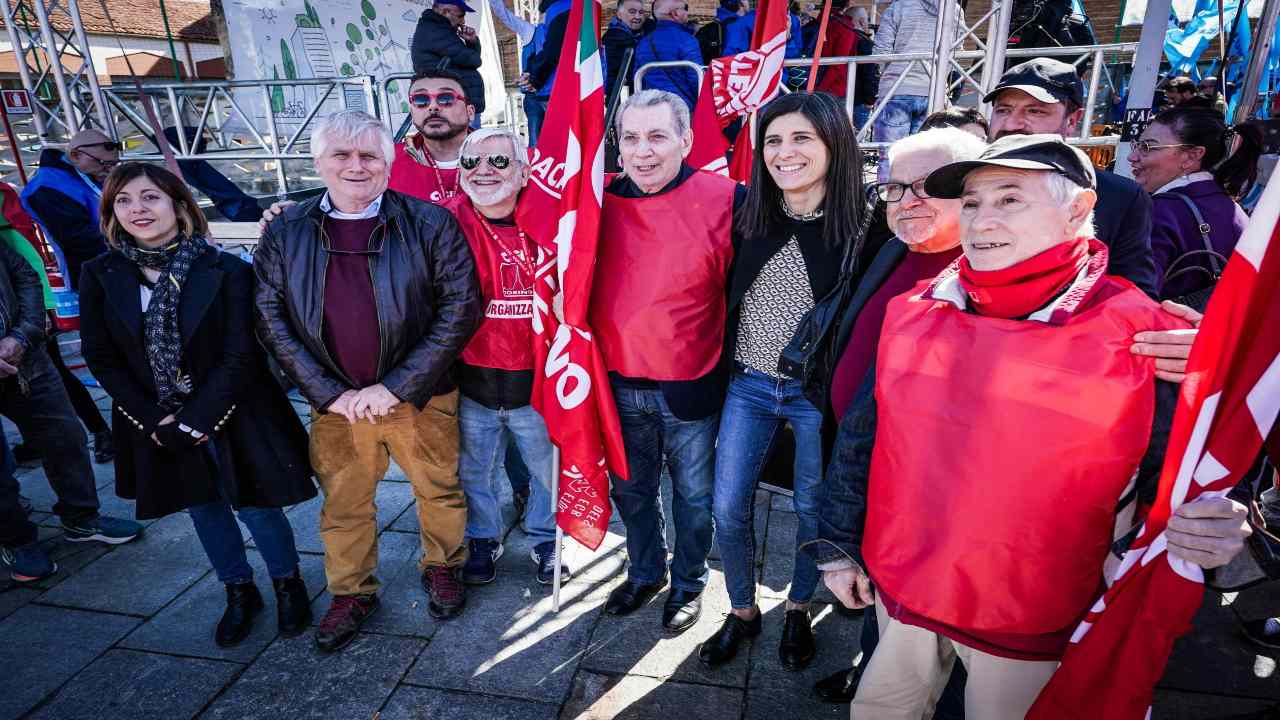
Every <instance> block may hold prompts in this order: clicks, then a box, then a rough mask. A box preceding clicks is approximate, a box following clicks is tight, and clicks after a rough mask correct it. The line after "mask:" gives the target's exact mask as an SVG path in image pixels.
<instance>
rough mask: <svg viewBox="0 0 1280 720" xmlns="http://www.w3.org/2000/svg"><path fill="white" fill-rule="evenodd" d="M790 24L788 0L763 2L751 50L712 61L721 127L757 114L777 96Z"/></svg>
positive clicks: (780, 84)
mask: <svg viewBox="0 0 1280 720" xmlns="http://www.w3.org/2000/svg"><path fill="white" fill-rule="evenodd" d="M790 22H791V20H790V18H789V17H788V15H787V2H786V0H761V2H760V5H759V6H758V7H757V8H756V25H755V29H754V30H753V31H752V33H751V49H750V50H747V51H746V52H740V53H738V54H737V55H729V56H726V57H722V58H716V59H714V60H712V61H711V85H712V91H713V96H714V98H715V106H716V115H717V116H718V117H719V118H720V124H721V125H722V126H727V125H728V124H729V123H731V122H733V120H734V118H736V117H738V116H739V115H743V114H745V113H749V112H753V111H755V110H756V109H758V108H760V107H762V106H763V105H764V104H765V103H767V102H769V101H770V100H772V99H773V98H774V96H775V95H777V94H778V91H779V88H781V86H782V63H783V61H784V60H786V57H787V29H788V28H789V27H790Z"/></svg>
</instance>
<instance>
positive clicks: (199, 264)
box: [80, 163, 316, 646]
mask: <svg viewBox="0 0 1280 720" xmlns="http://www.w3.org/2000/svg"><path fill="white" fill-rule="evenodd" d="M101 217H102V230H103V234H104V235H105V236H106V237H107V238H108V240H109V243H110V245H111V250H110V251H109V252H107V253H106V254H104V255H101V256H99V257H98V258H96V259H94V260H92V261H90V262H89V263H87V264H86V265H85V266H84V272H83V274H82V277H81V280H80V296H81V301H80V303H81V308H82V309H81V326H82V328H81V331H80V338H81V344H82V347H83V353H84V357H85V360H86V362H87V363H88V365H89V370H90V371H91V372H92V373H93V375H94V377H95V378H97V380H98V382H100V383H101V384H102V387H103V389H105V390H106V391H107V393H108V394H110V395H111V398H112V400H114V407H113V409H112V429H113V435H114V438H115V445H116V457H115V471H116V494H117V495H119V496H120V497H123V498H130V499H136V500H137V514H138V517H139V518H155V517H161V516H163V515H168V514H170V513H173V512H177V511H179V510H186V511H187V512H188V513H189V514H190V515H191V521H192V523H193V524H194V525H195V528H196V533H197V535H199V537H200V542H201V544H202V545H203V546H204V549H205V553H206V554H207V555H208V556H209V560H210V562H211V563H212V564H213V567H214V570H215V571H216V572H217V575H218V579H219V580H221V581H222V582H223V583H225V584H226V586H227V610H226V612H225V613H224V614H223V616H222V618H221V620H220V621H219V622H218V626H217V630H216V632H215V635H214V639H215V640H216V642H217V643H218V644H219V645H222V646H228V645H233V644H235V643H238V642H240V641H241V640H243V639H244V638H245V637H247V636H248V634H249V631H250V629H251V626H252V622H253V617H254V616H255V615H256V614H257V613H258V611H260V610H261V609H262V608H263V602H262V596H261V594H260V593H259V592H258V589H257V586H256V585H254V583H253V570H252V568H251V567H250V565H249V563H248V560H247V558H246V556H245V550H244V538H243V537H242V536H241V534H240V528H239V526H238V525H237V524H236V515H239V518H240V520H241V521H242V522H243V523H244V524H245V525H246V526H247V527H248V528H249V532H250V533H252V535H253V538H254V541H255V543H256V545H257V547H258V550H259V551H260V552H261V553H262V556H263V559H264V560H265V561H266V564H267V568H268V569H269V570H270V572H271V576H272V578H273V580H274V585H275V592H276V610H277V615H278V621H279V626H280V632H281V633H282V634H285V635H294V634H297V633H300V632H302V631H303V630H304V629H306V627H307V625H308V624H309V623H310V620H311V611H310V605H309V602H308V596H307V591H306V588H305V587H304V586H303V583H302V578H301V576H300V575H299V574H298V552H297V549H296V547H295V546H294V539H293V528H292V527H290V525H289V521H288V519H287V518H286V517H285V515H284V511H283V510H282V509H281V508H283V507H284V506H287V505H293V504H295V503H299V502H303V501H305V500H308V499H310V498H312V497H315V495H316V489H315V485H314V483H313V482H312V480H311V466H310V464H309V462H308V455H307V435H306V431H305V430H304V429H303V427H302V424H301V422H300V421H299V420H298V416H297V414H295V412H294V410H293V407H292V406H291V404H290V403H289V400H288V398H287V397H286V396H285V394H284V391H283V390H282V389H281V388H280V386H279V385H278V384H276V382H275V380H274V378H273V377H272V376H271V375H270V373H269V372H268V370H267V367H266V362H265V358H264V355H263V353H262V350H261V348H260V347H259V346H258V345H257V343H256V341H255V338H254V335H253V329H252V328H253V325H252V320H251V312H252V298H253V271H252V270H251V269H250V266H249V265H248V264H247V263H245V262H244V261H243V260H240V259H238V258H236V257H234V256H232V255H228V254H226V253H222V252H219V250H218V249H217V248H216V247H213V246H211V245H209V244H208V243H207V242H206V241H205V240H204V237H205V236H206V235H207V234H208V223H207V222H206V221H205V218H204V215H203V214H202V213H201V212H200V208H199V207H198V206H197V205H196V203H195V201H194V200H193V199H192V197H191V192H190V191H189V190H188V189H187V187H186V185H184V184H183V183H182V181H181V180H179V179H178V178H177V177H175V176H174V175H173V174H172V173H170V172H168V171H167V170H164V169H163V168H160V167H157V166H154V165H146V164H143V163H125V164H123V165H120V166H119V167H117V168H116V169H115V170H113V171H112V173H111V175H110V176H109V177H108V178H107V181H106V185H105V187H104V188H103V192H102V209H101ZM233 508H234V509H235V514H233V512H232V510H233Z"/></svg>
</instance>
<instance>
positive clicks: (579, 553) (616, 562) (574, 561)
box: [512, 525, 627, 581]
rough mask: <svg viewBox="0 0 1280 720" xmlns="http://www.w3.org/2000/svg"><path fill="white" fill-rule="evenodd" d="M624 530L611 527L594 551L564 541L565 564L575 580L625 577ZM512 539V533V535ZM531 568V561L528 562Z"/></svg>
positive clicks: (625, 551) (621, 578)
mask: <svg viewBox="0 0 1280 720" xmlns="http://www.w3.org/2000/svg"><path fill="white" fill-rule="evenodd" d="M624 533H625V528H617V529H616V530H615V529H614V527H613V526H612V525H610V526H609V530H608V531H607V532H606V533H605V536H604V540H603V541H601V543H600V547H598V548H596V549H595V550H594V551H592V550H588V549H587V548H586V547H585V546H582V545H579V544H578V543H577V542H574V541H572V540H568V539H566V540H565V544H564V557H565V562H566V563H567V564H568V565H569V567H570V568H572V569H573V577H574V578H575V580H606V581H612V580H618V581H621V580H623V579H625V578H626V576H627V538H626V536H625V534H624ZM512 537H514V533H513V535H512ZM529 566H530V568H532V566H533V561H532V559H531V560H530V561H529Z"/></svg>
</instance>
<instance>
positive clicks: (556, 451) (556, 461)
mask: <svg viewBox="0 0 1280 720" xmlns="http://www.w3.org/2000/svg"><path fill="white" fill-rule="evenodd" d="M559 506H560V448H558V447H556V446H555V445H552V446H551V516H552V517H553V518H554V517H555V515H556V508H557V507H559ZM562 545H564V529H563V528H561V527H560V521H559V520H556V549H555V563H556V564H555V570H554V571H553V575H552V578H553V579H552V581H551V611H552V612H555V613H559V612H560V552H561V546H562Z"/></svg>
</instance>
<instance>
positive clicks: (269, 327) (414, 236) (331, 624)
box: [254, 111, 481, 651]
mask: <svg viewBox="0 0 1280 720" xmlns="http://www.w3.org/2000/svg"><path fill="white" fill-rule="evenodd" d="M311 150H312V154H313V155H314V157H315V165H316V170H317V171H318V172H319V174H320V176H321V178H322V179H323V180H324V184H325V188H326V192H325V193H324V194H323V195H321V196H320V197H319V198H315V199H312V200H308V201H306V202H303V203H299V204H297V205H294V206H292V207H289V208H288V209H286V210H284V212H283V213H282V214H281V215H280V216H279V217H277V218H275V219H274V220H273V221H272V222H271V223H270V224H269V225H268V226H267V228H266V231H265V232H264V233H263V236H262V240H261V243H260V244H259V246H258V250H257V253H256V255H255V257H254V269H255V272H256V273H257V278H258V283H257V290H256V299H257V308H256V313H257V327H258V333H259V335H260V337H261V338H262V341H263V343H264V344H265V345H266V346H267V348H268V349H269V350H270V351H271V353H272V354H273V355H274V356H275V358H276V360H278V361H279V363H280V365H281V366H282V367H283V368H284V371H285V372H286V373H287V374H288V375H289V377H290V378H292V379H293V381H294V383H296V384H297V385H298V388H299V389H300V390H301V391H302V394H303V396H304V397H306V399H307V400H308V401H309V402H310V403H311V405H312V413H313V416H314V422H313V423H312V425H311V462H312V465H313V466H314V468H315V472H316V476H317V478H318V479H319V481H320V486H321V488H322V489H323V490H324V506H323V508H322V510H321V515H320V537H321V539H322V540H323V541H324V547H325V575H326V576H327V579H328V584H329V592H330V593H331V594H332V595H333V603H332V605H331V606H330V608H329V611H328V613H327V614H326V615H325V617H324V619H323V620H321V621H320V626H319V628H318V629H317V631H316V645H317V646H318V647H319V648H320V649H321V650H324V651H333V650H337V649H339V648H341V647H343V646H344V645H346V644H347V643H348V642H350V641H351V640H352V639H353V638H354V637H355V635H356V632H357V630H358V629H359V627H360V625H361V624H362V623H363V622H364V620H365V619H366V618H368V617H369V615H371V614H372V613H373V611H374V610H376V609H377V607H378V597H377V594H376V591H377V589H378V587H379V583H378V580H377V578H376V577H374V574H373V573H374V570H375V569H376V568H377V564H378V545H377V524H376V517H375V508H374V493H375V490H376V487H377V483H378V481H379V480H380V479H381V478H382V476H383V475H384V474H385V473H386V471H387V464H388V462H387V461H388V457H390V458H392V459H394V460H395V461H396V464H397V465H399V466H400V467H401V468H403V469H404V472H405V475H407V476H408V478H409V482H410V483H411V484H412V486H413V493H414V497H415V499H416V501H417V509H418V522H419V526H420V533H421V539H422V558H421V560H420V562H419V568H420V570H421V571H422V584H423V587H424V588H425V589H426V591H427V595H428V596H429V598H430V602H429V603H428V610H429V611H430V613H431V615H432V616H433V617H436V618H448V617H453V616H456V615H457V614H458V613H459V612H461V611H462V608H463V605H464V604H465V601H466V594H465V590H464V588H463V586H462V583H461V582H460V580H459V579H458V577H457V571H458V569H459V567H460V566H461V565H462V563H463V562H464V561H465V560H466V550H465V547H464V545H463V529H464V527H465V525H466V520H467V509H466V500H465V498H464V496H463V493H462V486H461V484H460V482H459V481H458V418H457V415H458V391H457V389H456V387H455V386H454V383H453V379H452V377H451V376H450V374H449V368H450V367H451V366H452V365H453V363H454V360H455V359H456V358H457V356H458V354H459V353H460V352H461V351H462V348H463V347H464V346H465V345H466V343H467V340H468V339H469V338H470V337H471V334H472V333H473V332H474V331H475V329H476V327H477V326H478V325H479V322H480V315H481V297H480V289H479V285H478V283H477V279H476V269H475V263H474V260H473V259H472V255H471V250H470V249H469V247H468V245H467V241H466V239H465V238H464V237H463V235H462V233H461V232H460V230H459V229H458V226H457V224H456V222H455V221H454V219H453V217H452V216H451V215H450V214H449V213H448V211H446V210H443V209H441V208H440V207H438V206H436V205H432V204H430V203H427V202H425V201H422V200H417V199H415V198H411V197H408V196H406V195H402V194H400V193H397V192H395V191H391V190H387V182H388V179H389V177H390V170H391V159H392V157H393V145H392V141H391V135H390V133H388V132H387V130H386V128H385V127H383V125H382V124H381V123H380V122H379V121H378V120H377V118H374V117H372V116H370V115H367V114H365V113H362V112H355V111H347V112H341V113H336V114H334V115H331V116H329V117H327V118H325V119H324V120H322V121H321V122H320V123H319V125H318V126H317V127H316V128H315V130H314V131H313V132H312V136H311Z"/></svg>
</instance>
